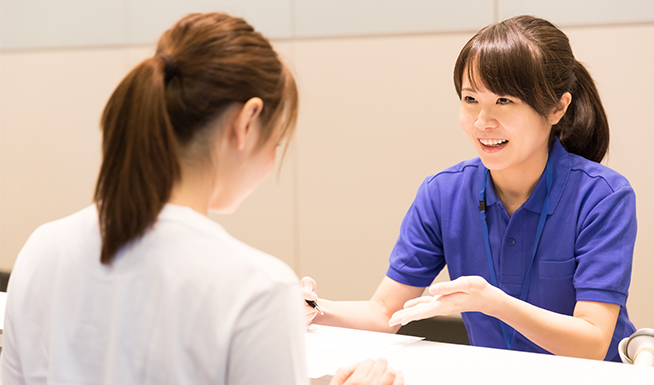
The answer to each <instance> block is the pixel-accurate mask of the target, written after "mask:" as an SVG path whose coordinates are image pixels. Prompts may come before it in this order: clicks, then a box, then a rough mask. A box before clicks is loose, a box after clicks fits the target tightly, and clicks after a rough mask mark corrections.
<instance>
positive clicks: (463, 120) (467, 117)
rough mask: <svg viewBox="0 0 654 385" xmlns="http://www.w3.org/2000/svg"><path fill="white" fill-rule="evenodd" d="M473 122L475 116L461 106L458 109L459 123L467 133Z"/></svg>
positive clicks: (470, 129)
mask: <svg viewBox="0 0 654 385" xmlns="http://www.w3.org/2000/svg"><path fill="white" fill-rule="evenodd" d="M474 124H475V118H474V116H472V114H470V112H469V111H466V109H465V108H463V107H461V108H460V109H459V125H460V126H461V128H462V129H463V131H465V132H466V133H467V134H470V132H471V131H472V127H473V126H474Z"/></svg>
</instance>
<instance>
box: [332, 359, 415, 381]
mask: <svg viewBox="0 0 654 385" xmlns="http://www.w3.org/2000/svg"><path fill="white" fill-rule="evenodd" d="M329 385H404V376H403V375H402V372H398V371H395V369H393V368H389V367H388V362H387V361H386V360H385V359H383V358H380V359H378V360H377V361H373V360H371V359H367V360H365V361H363V362H361V363H359V364H356V365H353V366H350V367H347V368H340V369H338V371H337V372H336V374H335V375H334V377H333V378H332V380H331V382H330V383H329Z"/></svg>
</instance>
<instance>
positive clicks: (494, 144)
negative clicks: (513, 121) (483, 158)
mask: <svg viewBox="0 0 654 385" xmlns="http://www.w3.org/2000/svg"><path fill="white" fill-rule="evenodd" d="M479 143H481V145H482V146H484V147H489V148H499V147H502V146H504V145H505V144H507V143H509V140H508V139H482V138H479Z"/></svg>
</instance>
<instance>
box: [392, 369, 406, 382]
mask: <svg viewBox="0 0 654 385" xmlns="http://www.w3.org/2000/svg"><path fill="white" fill-rule="evenodd" d="M393 385H404V373H402V371H401V370H398V371H397V373H396V374H395V380H394V381H393Z"/></svg>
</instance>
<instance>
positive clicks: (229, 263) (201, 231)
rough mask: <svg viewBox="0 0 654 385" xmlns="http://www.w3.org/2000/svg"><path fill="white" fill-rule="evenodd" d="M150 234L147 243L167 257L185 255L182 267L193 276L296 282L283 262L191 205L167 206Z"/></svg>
mask: <svg viewBox="0 0 654 385" xmlns="http://www.w3.org/2000/svg"><path fill="white" fill-rule="evenodd" d="M150 237H151V238H152V239H147V240H146V239H144V243H150V242H152V243H154V244H155V245H156V246H154V247H156V248H157V249H159V250H160V252H161V253H165V254H166V258H170V259H174V260H175V261H177V262H179V260H180V258H181V257H182V256H183V265H182V269H184V270H186V273H188V274H189V278H192V279H193V278H201V277H204V279H208V280H211V281H213V279H212V278H211V277H213V278H216V277H220V279H219V280H218V281H223V282H225V281H230V282H232V281H234V282H235V281H238V280H250V281H257V280H258V282H259V285H276V284H290V285H296V284H297V277H296V276H295V274H294V273H293V271H292V270H291V269H290V267H288V265H286V264H285V263H284V262H282V261H281V260H279V259H277V258H275V257H273V256H271V255H269V254H267V253H265V252H263V251H260V250H258V249H256V248H254V247H251V246H249V245H247V244H245V243H243V242H241V241H239V240H238V239H236V238H234V237H232V236H231V235H230V234H229V233H228V232H227V231H226V230H225V229H224V228H223V227H222V226H221V225H220V224H218V223H217V222H215V221H213V220H211V219H210V218H208V217H206V216H203V215H201V214H198V213H195V212H190V209H185V208H179V207H173V208H172V209H171V208H170V207H169V206H167V207H166V208H165V210H164V211H162V214H161V215H160V216H159V220H158V223H157V224H156V226H155V229H154V231H153V233H152V234H151V235H150ZM172 265H173V266H177V263H172ZM244 277H245V278H244Z"/></svg>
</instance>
